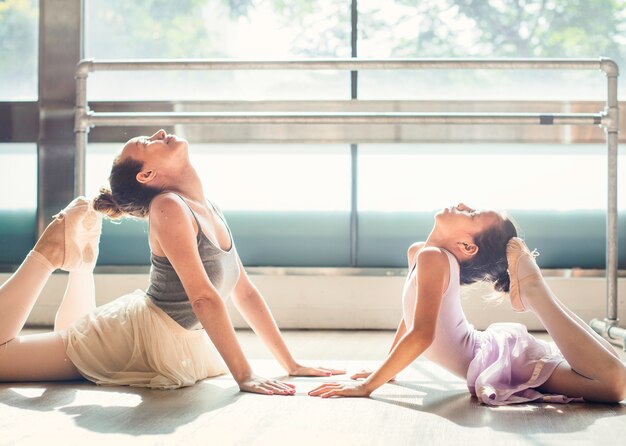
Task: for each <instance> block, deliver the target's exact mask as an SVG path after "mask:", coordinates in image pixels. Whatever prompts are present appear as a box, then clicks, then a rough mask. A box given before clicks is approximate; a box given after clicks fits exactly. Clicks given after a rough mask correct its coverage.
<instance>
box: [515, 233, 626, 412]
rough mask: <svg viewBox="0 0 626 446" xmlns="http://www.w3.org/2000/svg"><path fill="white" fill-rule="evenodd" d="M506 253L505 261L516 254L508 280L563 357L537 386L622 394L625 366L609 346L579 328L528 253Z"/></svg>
mask: <svg viewBox="0 0 626 446" xmlns="http://www.w3.org/2000/svg"><path fill="white" fill-rule="evenodd" d="M520 243H523V242H521V241H520ZM508 254H509V265H512V264H515V262H514V261H512V259H511V255H519V261H518V263H517V265H516V266H517V268H516V271H510V273H511V281H514V280H516V281H518V283H519V294H520V297H521V300H522V302H523V304H524V306H525V307H526V308H529V309H530V310H532V311H533V313H535V315H536V316H537V317H538V318H539V320H540V321H541V322H542V323H543V325H544V327H545V328H546V330H547V331H548V333H549V334H550V336H551V337H552V339H553V340H554V342H555V343H556V345H557V346H558V347H559V350H560V351H561V353H562V354H563V356H564V357H565V362H564V363H562V364H561V365H559V367H557V369H556V370H555V371H554V373H553V374H552V376H551V377H550V378H549V379H548V381H547V382H546V383H545V384H544V385H543V386H541V387H540V390H542V391H544V392H548V393H558V394H562V395H566V396H570V397H581V396H582V397H583V398H585V399H586V400H589V401H598V402H617V401H621V400H622V399H624V398H626V366H625V365H624V364H623V363H622V362H621V361H620V360H619V359H618V358H617V357H616V355H615V352H614V351H612V347H611V349H610V350H609V349H608V348H607V346H606V345H605V343H604V342H600V341H599V339H598V336H597V335H596V334H594V333H592V332H591V329H587V328H583V326H582V324H581V323H580V322H582V321H580V319H578V318H576V317H572V315H571V314H570V312H569V311H566V310H564V308H565V306H564V305H563V304H562V303H561V302H559V301H558V299H557V297H556V296H555V295H554V294H553V293H552V291H551V290H550V288H549V287H548V285H547V284H546V282H545V280H544V279H543V277H542V276H541V272H540V271H539V267H538V266H537V264H536V263H535V261H534V259H533V257H532V256H531V255H529V254H525V253H524V252H523V251H522V253H521V254H520V253H519V252H517V253H512V252H511V251H510V250H509V253H508ZM583 324H584V323H583Z"/></svg>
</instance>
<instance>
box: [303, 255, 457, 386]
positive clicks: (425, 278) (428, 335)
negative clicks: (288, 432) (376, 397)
mask: <svg viewBox="0 0 626 446" xmlns="http://www.w3.org/2000/svg"><path fill="white" fill-rule="evenodd" d="M417 262H418V277H417V281H418V282H417V292H418V296H419V299H417V304H416V305H417V306H416V309H415V317H414V321H413V328H412V329H410V330H407V332H406V333H405V334H404V336H402V338H401V339H400V341H399V342H398V344H397V345H396V346H395V347H394V348H393V350H392V351H391V353H390V354H389V356H387V359H386V360H385V362H384V363H383V364H382V365H381V366H380V367H379V368H378V370H376V371H375V372H374V373H372V374H371V375H370V376H369V377H368V378H367V379H366V380H365V381H363V382H360V383H359V384H356V385H355V384H324V385H322V386H319V387H318V388H316V389H314V390H313V391H311V392H309V395H312V396H321V397H324V398H327V397H330V396H369V394H370V393H372V392H373V391H374V390H376V389H377V388H379V387H380V386H382V385H383V384H385V383H386V382H387V381H389V380H390V379H391V378H392V377H394V376H396V374H398V373H399V372H400V371H402V370H403V369H404V368H406V366H408V365H409V364H411V363H412V362H413V361H415V359H416V358H417V357H418V356H419V355H420V354H422V353H423V352H424V350H426V349H427V348H428V347H429V346H430V344H431V343H432V341H433V338H434V335H435V329H436V326H437V316H438V314H439V307H440V306H441V297H442V295H443V292H444V291H445V284H446V283H447V279H448V277H449V263H448V258H447V256H446V255H445V254H444V253H443V252H441V251H440V250H439V249H436V248H427V249H423V250H422V251H421V252H420V253H419V254H418V258H417Z"/></svg>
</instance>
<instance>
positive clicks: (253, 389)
mask: <svg viewBox="0 0 626 446" xmlns="http://www.w3.org/2000/svg"><path fill="white" fill-rule="evenodd" d="M238 384H239V390H241V391H242V392H250V393H261V394H264V395H293V394H294V393H296V386H294V385H293V384H289V383H286V382H282V381H278V380H276V379H271V378H270V379H268V378H263V377H262V376H258V375H255V374H252V375H251V376H250V377H248V378H246V379H244V380H243V381H241V382H239V383H238Z"/></svg>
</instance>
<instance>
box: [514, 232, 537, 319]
mask: <svg viewBox="0 0 626 446" xmlns="http://www.w3.org/2000/svg"><path fill="white" fill-rule="evenodd" d="M536 256H537V254H536V253H535V252H534V251H532V252H531V251H530V250H529V249H528V246H526V243H524V241H523V240H522V239H521V238H519V237H513V238H511V240H509V242H508V243H507V245H506V259H507V262H508V264H509V268H508V271H509V277H510V278H511V284H510V287H509V298H510V300H511V307H513V310H514V311H516V312H518V313H523V312H525V311H528V309H527V308H526V305H525V304H524V301H523V300H522V295H521V294H522V293H521V289H520V287H521V284H522V283H523V282H525V281H526V280H527V279H531V278H536V277H537V276H538V277H539V278H540V277H541V271H540V270H539V266H537V263H536V262H535V257H536Z"/></svg>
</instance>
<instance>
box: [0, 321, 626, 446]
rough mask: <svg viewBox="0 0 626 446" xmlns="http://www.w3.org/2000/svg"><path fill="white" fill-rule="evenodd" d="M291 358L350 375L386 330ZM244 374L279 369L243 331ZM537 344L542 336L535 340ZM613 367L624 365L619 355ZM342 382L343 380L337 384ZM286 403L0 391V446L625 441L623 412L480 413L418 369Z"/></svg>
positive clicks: (222, 390) (320, 337)
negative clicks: (361, 395) (355, 389)
mask: <svg viewBox="0 0 626 446" xmlns="http://www.w3.org/2000/svg"><path fill="white" fill-rule="evenodd" d="M284 334H285V337H286V339H287V342H288V344H289V345H290V347H291V349H292V351H293V352H294V353H295V355H296V356H297V357H299V358H303V359H308V363H309V364H311V365H325V366H332V367H339V368H347V369H348V371H350V372H354V371H358V370H360V369H362V368H365V369H370V368H372V367H375V366H376V365H377V364H379V362H380V359H381V358H382V357H384V354H385V352H386V350H387V348H388V345H389V343H390V342H391V339H392V336H393V333H391V332H387V331H286V332H285V333H284ZM238 336H239V338H240V340H241V342H242V345H243V347H244V350H245V351H246V354H247V355H248V357H249V358H251V362H252V364H253V367H254V368H255V370H256V371H257V372H259V373H261V374H265V375H267V376H275V377H281V376H283V371H282V369H281V368H280V367H279V366H278V365H277V363H276V362H275V361H273V360H271V359H270V355H269V353H268V352H267V350H266V349H265V348H264V347H263V346H262V344H261V343H260V342H259V341H258V339H257V338H256V337H255V336H254V335H253V334H252V333H250V332H248V331H240V332H238ZM543 337H545V335H544V336H543ZM622 359H626V357H625V356H622ZM339 379H340V380H346V379H348V378H346V377H340V378H339ZM289 381H291V382H293V383H294V384H296V386H297V393H296V395H295V396H290V397H278V396H271V397H269V396H260V395H252V394H244V393H239V392H238V391H237V387H236V385H235V382H234V381H233V380H232V379H231V378H230V376H222V377H218V378H214V379H209V380H205V381H203V382H201V383H199V384H197V385H195V386H193V387H189V388H185V389H179V390H174V391H158V390H146V389H134V388H128V387H98V386H95V385H93V384H91V383H88V382H70V383H32V384H30V383H29V384H0V445H15V444H46V443H49V442H50V441H54V443H53V444H56V441H57V440H60V441H62V442H63V444H67V445H69V444H81V445H92V444H105V443H106V444H114V445H127V444H132V445H135V444H137V445H143V444H146V445H155V444H163V445H171V444H184V445H195V444H203V445H206V444H209V445H220V446H221V445H256V444H258V445H282V444H295V445H309V444H310V445H404V444H407V445H408V444H420V445H423V444H435V445H442V444H462V445H472V444H481V445H489V444H493V445H507V446H513V445H561V444H562V445H565V444H567V445H568V446H569V445H586V444H615V443H616V442H617V443H619V440H618V439H622V441H623V439H624V438H626V404H624V403H622V404H616V405H602V404H570V405H556V404H522V405H516V406H509V407H501V408H491V407H486V406H482V405H480V404H478V402H477V401H476V400H475V399H472V398H471V397H470V396H469V394H468V392H467V388H466V387H465V383H464V382H463V381H462V380H461V379H459V378H457V377H455V376H453V375H451V374H449V373H447V372H446V371H445V370H443V369H441V368H439V367H438V366H436V365H434V364H432V363H430V362H429V361H427V360H424V359H418V360H417V361H416V362H415V363H414V364H413V365H411V366H410V367H409V368H408V369H407V370H405V371H404V372H402V373H401V374H400V375H399V376H398V380H397V381H396V382H394V383H389V384H386V385H385V386H383V387H382V388H380V389H378V390H377V391H376V392H375V393H374V394H373V395H372V397H371V398H369V399H330V400H321V399H319V398H311V397H308V396H307V392H308V391H309V390H310V389H312V388H313V387H315V386H316V385H318V384H319V383H320V382H323V381H325V379H323V378H292V379H289Z"/></svg>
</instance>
